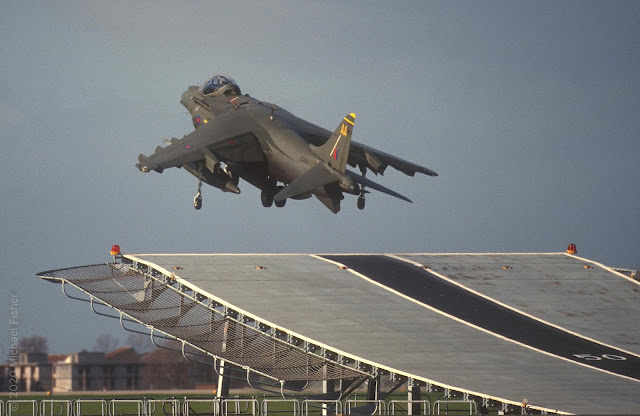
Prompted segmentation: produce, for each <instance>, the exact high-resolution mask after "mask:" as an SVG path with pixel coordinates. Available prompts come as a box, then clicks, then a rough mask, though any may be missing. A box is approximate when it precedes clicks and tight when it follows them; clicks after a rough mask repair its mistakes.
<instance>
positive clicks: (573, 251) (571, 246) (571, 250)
mask: <svg viewBox="0 0 640 416" xmlns="http://www.w3.org/2000/svg"><path fill="white" fill-rule="evenodd" d="M577 252H578V249H577V248H576V245H575V244H569V247H567V253H569V254H576V253H577Z"/></svg>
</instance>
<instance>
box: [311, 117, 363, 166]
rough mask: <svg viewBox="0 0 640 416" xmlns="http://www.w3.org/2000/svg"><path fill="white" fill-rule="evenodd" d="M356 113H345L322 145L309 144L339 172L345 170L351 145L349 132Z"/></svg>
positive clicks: (323, 159)
mask: <svg viewBox="0 0 640 416" xmlns="http://www.w3.org/2000/svg"><path fill="white" fill-rule="evenodd" d="M355 121H356V115H355V114H353V113H351V114H349V115H347V116H346V117H345V118H344V119H343V121H342V123H340V125H339V126H338V128H337V129H336V131H335V132H333V134H332V135H331V137H329V140H327V142H326V143H325V144H323V145H322V146H313V145H311V146H310V147H311V150H312V151H313V152H314V153H315V154H316V155H317V156H318V157H319V158H320V159H321V160H322V161H323V162H327V163H329V166H331V167H332V168H333V169H335V170H337V171H338V172H340V173H344V172H345V171H346V170H347V159H349V148H350V147H351V132H352V131H353V123H355Z"/></svg>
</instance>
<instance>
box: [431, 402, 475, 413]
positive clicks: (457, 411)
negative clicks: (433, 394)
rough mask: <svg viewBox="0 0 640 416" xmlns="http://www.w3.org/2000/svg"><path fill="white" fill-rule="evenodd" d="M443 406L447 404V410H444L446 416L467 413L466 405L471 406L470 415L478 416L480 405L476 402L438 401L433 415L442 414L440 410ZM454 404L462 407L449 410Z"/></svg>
mask: <svg viewBox="0 0 640 416" xmlns="http://www.w3.org/2000/svg"><path fill="white" fill-rule="evenodd" d="M441 404H445V405H446V408H445V409H444V414H445V415H448V414H449V412H452V413H456V414H460V412H463V411H464V412H466V409H465V408H464V405H468V406H469V414H470V415H477V414H478V404H477V403H476V402H475V401H474V400H437V401H436V402H435V403H434V404H433V414H434V415H439V414H442V413H440V410H441V408H442V406H441ZM450 404H453V405H460V406H454V408H453V409H449V405H450Z"/></svg>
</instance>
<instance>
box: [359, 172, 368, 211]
mask: <svg viewBox="0 0 640 416" xmlns="http://www.w3.org/2000/svg"><path fill="white" fill-rule="evenodd" d="M360 173H362V178H363V179H364V177H365V176H367V167H366V166H362V165H360ZM365 193H366V191H365V190H364V184H363V185H362V186H361V187H360V196H359V197H358V209H360V210H362V209H364V194H365Z"/></svg>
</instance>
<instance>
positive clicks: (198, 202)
mask: <svg viewBox="0 0 640 416" xmlns="http://www.w3.org/2000/svg"><path fill="white" fill-rule="evenodd" d="M201 191H202V176H200V177H198V193H197V194H196V196H195V198H193V207H194V208H195V209H200V208H202V192H201Z"/></svg>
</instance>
